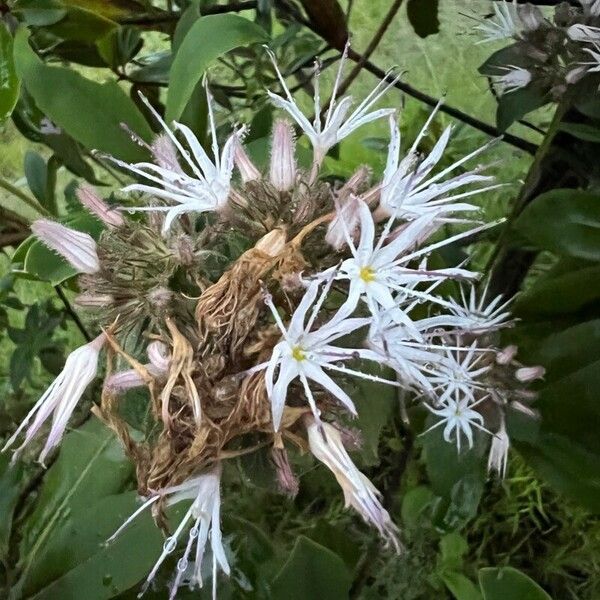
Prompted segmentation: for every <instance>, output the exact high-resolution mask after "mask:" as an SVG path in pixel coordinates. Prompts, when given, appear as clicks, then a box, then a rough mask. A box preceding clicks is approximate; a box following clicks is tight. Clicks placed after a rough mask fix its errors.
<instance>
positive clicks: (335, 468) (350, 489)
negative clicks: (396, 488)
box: [305, 416, 400, 552]
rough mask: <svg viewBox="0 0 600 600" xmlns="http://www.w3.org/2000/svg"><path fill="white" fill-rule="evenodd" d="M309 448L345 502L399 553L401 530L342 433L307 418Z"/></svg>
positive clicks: (312, 418)
mask: <svg viewBox="0 0 600 600" xmlns="http://www.w3.org/2000/svg"><path fill="white" fill-rule="evenodd" d="M305 424H306V431H307V433H308V445H309V447H310V451H311V452H312V453H313V455H314V456H315V458H317V459H318V460H320V461H321V462H322V463H323V464H324V465H325V466H327V467H328V468H329V469H330V470H331V472H332V473H333V474H334V475H335V478H336V479H337V481H338V483H339V484H340V486H341V488H342V491H343V492H344V498H345V500H346V506H352V507H353V508H354V509H355V510H356V511H358V513H359V514H360V515H361V516H362V518H363V519H364V520H365V521H366V522H367V523H369V524H371V525H373V526H374V527H375V528H376V529H377V530H378V531H379V533H380V535H381V536H382V537H383V538H384V539H385V540H386V541H387V542H388V543H389V544H391V545H392V546H394V548H395V549H396V551H397V552H400V543H399V542H398V537H397V533H398V528H397V527H396V525H394V523H393V522H392V520H391V518H390V515H389V513H388V512H387V510H385V508H384V507H383V506H382V504H381V502H380V501H379V496H380V495H381V494H380V493H379V491H378V490H377V488H375V486H374V485H373V484H372V483H371V482H370V481H369V480H368V479H367V478H366V477H365V476H364V475H363V474H362V473H361V472H360V471H359V470H358V468H357V467H356V465H355V464H354V463H353V462H352V459H351V458H350V456H349V455H348V452H346V449H345V448H344V444H343V443H342V438H341V436H340V433H339V431H338V430H337V429H336V428H335V427H333V426H332V425H330V424H329V423H318V422H317V421H316V420H315V418H314V417H312V416H306V417H305Z"/></svg>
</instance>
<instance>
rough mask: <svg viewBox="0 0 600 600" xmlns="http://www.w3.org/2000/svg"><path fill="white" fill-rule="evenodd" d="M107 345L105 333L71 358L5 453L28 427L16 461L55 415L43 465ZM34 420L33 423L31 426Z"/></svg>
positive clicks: (28, 416)
mask: <svg viewBox="0 0 600 600" xmlns="http://www.w3.org/2000/svg"><path fill="white" fill-rule="evenodd" d="M105 341H106V336H105V335H104V334H103V333H102V334H101V335H99V336H98V337H97V338H96V339H95V340H93V341H91V342H90V343H89V344H86V345H85V346H81V348H77V350H74V351H73V352H71V354H69V356H68V357H67V360H66V362H65V366H64V368H63V370H62V372H61V373H60V374H59V375H58V377H57V378H56V379H55V380H54V381H53V382H52V384H51V385H50V387H49V388H48V389H47V390H46V392H45V393H44V394H43V395H42V397H41V398H40V399H39V400H38V401H37V402H36V404H35V406H34V407H33V408H32V409H31V410H30V411H29V414H28V415H27V416H26V417H25V419H24V420H23V422H22V423H21V424H20V425H19V427H18V429H17V430H16V431H15V433H14V434H13V435H12V436H11V438H10V439H9V440H8V441H7V442H6V444H5V445H4V448H3V449H2V450H3V451H4V450H6V449H7V448H9V447H10V446H12V445H13V444H14V442H15V440H16V439H17V437H18V436H19V434H20V433H21V432H22V431H23V430H24V429H25V428H26V427H27V431H26V432H25V439H24V440H23V443H22V444H21V445H20V446H19V447H18V448H17V449H16V451H15V458H16V457H17V456H18V454H19V453H20V452H21V451H22V449H23V448H24V447H25V446H26V445H27V444H29V443H30V442H31V440H32V439H33V438H34V436H35V435H36V434H37V433H38V432H39V430H40V428H41V427H42V425H43V424H44V423H45V422H46V421H47V420H48V419H49V418H50V416H51V415H52V425H51V428H50V433H49V434H48V438H47V440H46V444H45V446H44V448H43V450H42V452H41V454H40V456H39V461H40V462H41V463H42V464H44V460H45V459H46V456H47V455H48V453H49V452H50V450H52V449H53V448H54V447H56V446H57V445H58V444H59V443H60V441H61V439H62V437H63V434H64V432H65V429H66V427H67V423H68V421H69V419H70V417H71V414H72V413H73V410H74V409H75V407H76V406H77V403H78V402H79V400H80V399H81V397H82V396H83V393H84V392H85V390H86V388H87V386H88V385H89V384H90V383H91V382H92V381H93V380H94V378H95V377H96V373H97V371H98V357H99V354H100V350H101V349H102V346H103V345H104V342H105ZM32 419H33V422H32V423H31V424H30V421H31V420H32Z"/></svg>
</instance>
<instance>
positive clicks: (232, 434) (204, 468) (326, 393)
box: [6, 61, 543, 597]
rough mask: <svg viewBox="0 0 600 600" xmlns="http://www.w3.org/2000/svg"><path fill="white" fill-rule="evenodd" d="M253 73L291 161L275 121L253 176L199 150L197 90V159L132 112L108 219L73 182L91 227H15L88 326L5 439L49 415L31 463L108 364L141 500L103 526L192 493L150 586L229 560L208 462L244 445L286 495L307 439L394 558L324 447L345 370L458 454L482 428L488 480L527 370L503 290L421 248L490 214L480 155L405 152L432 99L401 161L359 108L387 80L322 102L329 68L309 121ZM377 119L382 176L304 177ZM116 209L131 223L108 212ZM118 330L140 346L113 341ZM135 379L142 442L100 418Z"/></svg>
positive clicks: (107, 392) (330, 447)
mask: <svg viewBox="0 0 600 600" xmlns="http://www.w3.org/2000/svg"><path fill="white" fill-rule="evenodd" d="M342 62H343V61H342ZM274 67H275V69H276V71H277V74H278V76H279V80H280V82H281V85H282V87H283V90H284V96H280V95H277V94H275V93H270V97H271V99H272V100H273V102H274V104H275V105H276V106H278V107H280V108H281V109H283V111H285V112H286V113H287V114H288V115H289V117H291V118H292V119H293V120H294V121H295V123H296V124H297V125H298V126H299V128H300V129H301V130H302V132H303V133H304V134H306V137H307V138H308V140H309V142H310V144H311V146H312V150H313V162H312V165H310V167H309V168H308V169H303V168H301V167H300V166H299V164H298V160H297V158H296V153H295V136H294V132H293V129H292V126H291V124H290V122H289V121H287V120H285V119H281V120H277V121H276V122H275V124H274V128H273V136H272V143H271V158H270V162H269V165H268V168H267V169H266V170H265V172H264V173H263V171H262V170H261V169H259V168H258V167H257V166H256V164H255V162H254V161H253V159H252V158H251V156H250V155H249V153H248V151H247V149H246V148H244V146H243V133H244V130H243V129H240V130H238V131H235V132H234V133H233V134H231V136H230V137H229V138H228V139H227V140H226V141H225V144H224V146H223V149H222V150H220V149H219V145H218V140H217V133H216V126H215V117H214V114H213V109H212V103H211V98H210V94H208V104H209V107H210V110H209V121H210V131H211V136H212V149H211V150H212V151H211V153H207V152H206V151H205V150H204V149H203V148H202V146H201V145H200V143H199V141H198V140H197V139H196V137H195V136H194V134H193V133H192V131H191V130H190V129H189V128H188V127H186V126H185V125H183V124H179V123H175V124H173V126H172V127H170V126H168V125H167V124H166V123H164V121H163V120H162V119H161V117H160V116H159V115H158V113H156V112H155V111H154V109H153V108H152V107H150V105H149V108H150V109H151V111H152V112H153V114H154V116H155V118H156V119H157V121H158V122H159V123H160V124H161V126H162V127H163V129H164V133H163V134H161V135H160V136H158V138H157V139H156V140H155V141H154V143H152V144H151V145H149V146H148V147H147V150H148V152H149V154H150V155H151V156H152V159H153V160H152V162H143V163H137V164H127V163H123V162H121V161H118V160H116V159H111V160H112V161H113V163H115V164H116V165H117V166H119V167H121V168H122V169H123V170H124V171H127V172H128V173H130V174H131V175H133V176H135V177H136V178H137V179H136V181H135V182H134V183H132V184H131V185H128V186H127V187H125V188H124V190H123V194H124V195H123V204H124V205H125V206H124V207H123V208H124V209H125V210H124V211H122V212H120V211H119V210H115V209H114V207H109V206H108V205H107V203H106V202H105V201H104V200H103V199H101V198H100V197H99V196H98V195H97V194H96V192H95V191H94V190H93V189H91V188H89V187H82V188H81V189H80V191H79V198H80V200H81V202H82V204H83V206H84V207H85V208H86V209H87V210H89V211H91V212H92V213H93V214H94V215H96V216H97V217H98V218H99V219H100V220H101V221H102V222H103V223H104V224H105V226H106V227H105V229H104V231H103V233H102V234H101V236H100V238H99V239H98V240H94V239H92V237H90V236H89V235H88V234H85V233H82V232H77V231H74V230H71V229H69V228H67V227H65V226H64V225H61V224H58V223H54V222H49V221H38V222H37V223H36V224H35V225H34V227H33V231H34V233H35V235H36V236H37V237H38V238H39V239H40V240H41V241H42V242H43V243H45V244H46V245H47V246H49V247H50V248H52V249H53V250H54V251H56V252H57V253H58V254H60V255H61V256H62V257H64V258H65V259H66V260H67V261H68V262H69V263H70V264H71V265H72V266H73V267H74V268H75V269H76V270H77V271H78V272H79V273H80V277H79V284H80V287H81V294H80V296H79V297H78V304H79V305H80V306H81V307H84V308H86V309H88V310H89V311H90V318H92V319H94V322H95V323H96V324H97V325H98V326H99V327H101V328H102V331H103V333H102V334H101V335H100V336H99V337H98V338H97V339H95V340H94V341H93V342H91V343H89V344H88V345H86V346H84V347H83V348H80V349H78V350H76V351H75V352H73V353H72V354H71V356H70V357H69V358H68V360H67V362H66V364H65V368H64V370H63V372H62V373H61V374H60V375H59V376H58V378H57V379H56V381H55V382H54V383H53V384H52V385H51V387H50V388H49V390H48V391H47V392H46V393H45V394H44V395H43V396H42V398H40V400H39V402H38V403H37V404H36V405H35V407H34V408H33V410H32V411H31V413H30V414H29V415H28V416H27V418H26V419H25V421H24V422H23V424H22V425H21V426H20V427H19V429H18V430H17V432H16V433H15V435H14V436H13V437H12V438H11V439H10V440H9V441H8V443H7V445H6V447H10V446H12V445H13V443H14V442H15V441H16V439H17V437H18V436H19V435H20V434H21V432H23V431H25V439H24V441H23V443H22V445H21V446H20V447H19V451H23V449H24V447H25V446H27V445H29V444H31V443H32V441H33V438H34V437H35V436H37V435H39V434H40V432H41V431H42V426H43V424H44V422H45V421H47V420H50V419H52V423H51V429H50V433H49V436H48V438H47V441H46V444H45V446H44V448H43V450H42V453H41V455H40V460H42V461H43V460H44V459H45V458H46V456H47V455H48V453H49V452H50V450H51V449H53V448H54V447H55V446H56V445H57V444H58V443H59V441H60V438H61V436H62V435H63V433H64V431H65V427H66V425H67V422H68V420H69V417H70V416H71V414H72V413H73V411H74V409H75V407H76V405H77V404H78V402H79V400H80V399H81V397H82V395H83V393H84V391H85V389H86V387H87V386H88V385H89V384H90V383H91V381H92V380H93V379H94V377H95V376H96V374H97V371H98V356H99V352H100V351H101V349H102V348H104V349H105V350H106V357H107V373H108V376H107V377H106V379H105V382H104V386H103V391H102V398H101V402H100V404H99V405H98V406H96V407H95V413H96V414H97V415H98V416H99V417H100V418H102V419H103V420H104V421H105V422H106V424H107V425H108V426H109V427H111V428H112V429H113V430H114V431H115V433H116V434H117V435H118V436H119V437H120V438H121V440H122V441H123V444H124V447H125V448H126V450H127V452H128V454H129V455H130V456H131V459H132V460H133V461H134V462H135V463H136V467H137V468H136V472H137V477H138V490H139V493H140V495H141V496H143V497H145V498H146V500H145V502H144V503H143V504H142V506H141V507H140V508H139V510H138V511H136V513H134V515H132V517H131V518H130V519H128V521H127V522H126V523H125V524H124V526H125V525H127V524H128V523H129V522H130V521H131V519H133V518H134V517H135V516H137V514H139V513H140V512H141V511H143V510H145V509H146V508H149V507H150V506H152V509H153V512H154V514H155V516H160V518H159V519H158V520H159V522H161V523H163V524H164V522H165V520H164V518H163V517H164V515H163V510H164V509H165V508H167V507H169V506H171V505H173V504H177V503H179V502H181V501H186V500H187V501H191V505H190V506H189V508H188V509H187V512H186V513H185V515H184V517H183V519H182V520H181V522H180V523H179V525H178V526H177V527H176V529H175V531H174V533H173V534H172V535H169V537H168V538H167V540H166V542H165V545H164V549H163V552H162V554H161V555H160V557H159V559H158V561H157V563H156V565H155V567H154V568H153V569H152V571H151V573H150V574H149V576H148V578H147V581H146V584H145V586H144V590H145V589H146V588H147V587H148V586H149V585H150V583H151V582H152V581H153V580H154V577H155V575H156V574H157V572H158V571H159V568H160V567H161V565H162V563H163V562H164V561H165V559H166V558H167V556H168V555H170V554H171V553H172V552H174V551H175V549H176V547H177V544H178V542H179V540H180V538H182V537H184V531H187V543H185V547H184V549H183V555H182V558H181V559H180V560H179V562H178V563H177V570H176V574H175V577H174V579H173V581H172V584H171V597H174V596H175V594H176V593H177V589H178V587H179V586H180V585H181V584H184V583H186V584H188V585H189V586H191V587H193V586H195V585H202V578H201V568H202V562H203V557H204V555H205V551H206V547H207V544H210V549H211V553H212V566H213V590H214V589H216V574H217V569H218V568H220V570H221V571H222V572H224V573H225V574H228V573H229V572H230V562H231V561H232V560H234V557H232V556H231V555H230V553H229V551H228V550H227V548H226V545H224V543H223V541H222V537H221V529H220V507H221V495H220V494H221V492H220V488H221V473H222V472H223V470H224V469H226V468H227V467H226V463H227V462H228V461H230V460H235V458H236V457H237V456H239V455H240V454H247V453H249V452H265V451H266V450H265V448H267V449H268V450H267V451H270V452H271V456H272V462H273V465H274V468H275V470H276V475H277V481H278V483H279V487H280V489H282V491H285V492H287V493H292V494H293V493H294V492H295V491H297V488H298V482H297V479H296V477H295V475H294V473H293V466H292V465H293V460H290V456H289V455H288V453H289V452H290V450H292V449H293V448H296V449H297V450H299V451H301V452H305V451H310V452H311V453H312V454H313V455H314V457H315V458H316V459H317V460H318V461H320V462H321V463H323V464H324V465H325V466H326V467H327V468H328V469H330V470H331V472H332V473H333V475H334V476H335V478H336V479H337V481H338V482H339V484H340V486H341V488H342V490H343V494H344V499H345V503H346V506H351V507H352V508H353V509H355V510H356V511H357V512H358V513H359V514H360V515H361V517H362V518H363V519H364V520H365V521H366V522H367V523H369V524H370V525H372V526H373V527H375V528H376V529H377V531H378V532H379V533H380V534H381V536H382V538H383V539H384V540H385V542H386V544H387V545H388V546H390V547H392V548H394V549H396V550H398V551H399V550H400V547H401V545H400V542H399V540H398V529H397V527H396V526H395V525H394V523H393V522H392V519H391V516H390V514H389V513H388V511H387V510H386V508H385V507H384V506H383V504H382V499H381V496H380V494H379V492H378V490H377V489H376V488H375V487H374V485H373V484H372V483H371V482H370V481H369V480H368V479H367V478H366V477H365V475H364V474H363V473H361V472H360V470H359V469H358V467H357V466H356V465H355V464H354V462H353V461H352V459H351V457H350V455H349V454H348V452H347V449H346V448H345V447H344V435H343V433H344V425H343V423H344V419H347V418H348V417H352V416H354V415H356V414H357V409H356V406H355V403H354V401H353V399H352V397H351V396H350V394H349V387H348V385H347V384H348V381H349V380H350V379H351V378H359V379H367V380H369V381H371V382H373V383H375V384H379V385H382V386H393V387H395V388H400V389H402V390H403V391H405V392H407V393H409V394H410V397H411V398H413V400H414V406H415V410H417V411H418V410H422V411H424V412H426V413H427V414H428V415H429V417H428V418H429V419H430V421H431V423H430V424H429V425H428V430H427V431H426V432H424V433H426V434H427V435H437V433H436V432H435V431H434V432H432V433H429V431H430V430H437V428H438V427H440V428H441V427H443V438H444V439H445V440H447V441H448V442H451V443H453V444H456V447H457V449H458V450H459V451H460V450H461V448H462V447H463V446H464V445H465V443H466V445H468V446H472V445H473V444H474V440H475V436H476V435H478V432H483V433H482V435H483V436H488V435H489V436H491V439H490V440H489V442H490V455H489V456H490V458H489V465H490V468H491V469H494V470H496V471H498V472H499V473H504V471H505V469H506V456H507V451H508V446H509V441H508V436H507V433H506V426H505V420H506V414H507V411H508V410H509V408H510V407H513V408H516V409H518V410H521V411H526V412H531V409H530V408H528V404H529V403H530V401H531V399H532V392H530V391H529V390H527V389H524V388H525V387H526V384H527V383H528V382H529V381H531V380H533V379H535V378H538V377H541V376H542V375H543V372H542V371H541V370H540V369H538V368H535V367H534V368H528V367H524V366H523V365H521V364H520V363H517V362H516V360H515V355H516V349H515V348H513V347H508V348H504V349H501V348H499V347H497V346H496V342H497V337H498V335H497V332H498V330H499V329H501V328H503V327H506V326H507V325H509V324H510V319H509V314H508V312H507V303H506V302H503V300H502V299H501V298H489V297H488V294H487V292H486V290H485V289H484V290H483V292H482V293H481V294H479V293H478V292H477V290H476V286H477V279H478V274H477V273H474V272H472V271H471V270H469V269H468V268H467V265H465V264H461V265H458V266H449V267H448V266H442V265H440V260H441V255H440V253H439V252H438V251H439V250H440V249H442V248H444V247H447V246H448V245H449V244H456V243H458V242H461V243H466V242H467V240H468V239H469V238H470V237H471V236H473V234H475V233H478V232H480V231H482V230H484V229H486V228H488V227H492V226H494V225H495V223H490V224H482V223H481V222H478V221H476V220H474V218H475V217H476V214H477V206H476V205H475V204H471V203H469V202H468V201H467V198H471V197H472V196H474V195H476V194H478V193H482V192H485V191H488V190H490V189H492V188H494V187H496V185H495V184H494V183H493V179H492V177H491V176H490V175H489V174H487V173H486V172H485V169H484V168H483V167H481V166H480V165H477V164H472V161H473V159H475V158H476V157H478V156H479V155H480V154H481V153H482V152H483V151H485V149H486V148H487V146H484V147H483V148H480V149H478V150H475V151H474V152H472V153H471V154H469V155H467V156H465V157H463V158H461V159H460V160H458V161H456V162H454V163H452V164H449V165H447V164H446V163H443V164H442V157H443V153H444V150H445V148H446V147H447V145H448V142H449V139H450V136H451V133H452V131H451V128H450V127H449V128H447V129H446V130H445V131H444V132H443V133H442V134H441V136H440V137H439V139H438V140H437V141H435V142H434V143H433V145H432V146H431V147H430V151H429V152H423V149H424V147H425V141H426V138H428V136H429V131H428V129H429V125H430V124H431V122H432V120H433V119H434V118H435V115H436V112H437V109H436V110H435V111H434V112H433V114H432V115H431V117H430V118H429V119H428V120H427V122H426V123H425V126H424V127H423V130H422V131H421V132H420V134H419V135H418V137H417V140H416V141H415V142H414V144H412V146H411V147H410V148H409V149H408V150H407V151H406V152H405V153H404V154H403V153H402V149H401V140H400V131H399V128H398V125H397V122H396V114H395V111H394V110H392V109H375V108H374V107H373V105H374V103H375V102H376V101H377V100H379V98H380V97H381V95H382V94H383V92H384V91H385V89H386V86H384V85H383V84H382V85H379V86H378V87H377V88H376V89H375V90H374V91H373V93H372V94H371V95H370V96H369V97H368V98H367V99H366V100H365V101H364V102H362V103H361V104H360V105H359V106H358V107H357V108H356V109H355V110H354V111H353V112H350V110H351V105H352V100H351V99H350V98H349V97H346V98H343V99H341V100H338V99H337V98H336V89H337V87H338V83H339V80H340V75H341V72H342V71H341V69H342V65H340V71H339V73H338V77H337V79H336V83H335V86H334V92H333V98H332V100H331V102H330V104H329V109H328V110H327V112H326V115H325V118H324V121H323V120H322V119H321V115H320V108H321V107H320V103H319V96H318V94H319V92H318V85H317V86H316V90H317V91H316V98H315V107H316V117H315V120H314V121H313V122H311V121H310V120H309V119H308V118H307V117H306V116H305V115H304V114H303V113H302V112H301V111H300V109H299V107H298V106H297V104H296V102H295V101H294V99H293V97H292V95H291V94H290V92H289V90H288V89H287V87H286V84H285V81H284V79H283V77H282V76H281V74H280V73H279V69H278V67H277V63H276V62H275V61H274ZM207 93H208V90H207ZM380 118H387V119H389V126H390V144H389V150H388V158H387V164H386V167H385V171H384V173H383V177H382V179H381V181H379V182H376V183H374V184H371V183H370V182H369V172H368V170H367V169H365V168H361V169H359V170H358V171H357V172H356V174H355V175H354V176H352V177H350V178H349V179H348V180H347V181H345V182H339V185H331V183H326V182H324V181H323V180H321V179H320V178H319V174H320V172H321V166H322V164H323V161H324V160H325V157H326V154H327V152H328V151H329V150H330V149H331V147H332V146H333V145H335V144H337V143H339V142H340V141H341V140H343V139H344V138H346V137H347V136H348V135H350V134H351V133H353V132H354V131H355V130H356V129H358V128H359V127H360V126H361V125H363V124H364V123H368V122H370V121H373V120H375V119H380ZM402 154H403V155H402ZM235 167H237V173H236V172H235V171H234V168H235ZM137 211H144V212H145V213H147V214H146V215H144V216H143V217H140V216H139V215H134V216H127V213H136V212H137ZM464 225H468V227H466V228H465V227H464ZM448 228H452V229H451V232H450V233H449V234H448ZM452 290H455V291H456V290H462V291H461V293H460V294H459V296H458V297H456V296H455V295H452V294H451V293H449V292H451V291H452ZM131 336H134V337H135V338H136V339H139V340H142V341H144V343H145V345H146V349H145V352H139V353H135V352H134V353H133V354H131V353H130V352H128V351H127V350H126V346H125V341H126V339H131ZM127 348H130V345H128V346H127ZM145 355H146V356H147V360H146V358H145ZM139 387H146V388H147V389H148V402H149V408H150V412H151V414H152V415H153V417H154V423H153V424H152V425H151V426H152V427H153V433H152V435H151V436H147V437H146V439H145V441H143V442H139V441H136V440H138V439H139V436H134V435H132V432H131V431H130V428H129V426H128V424H127V423H126V422H125V420H124V419H123V418H122V416H121V415H120V412H119V398H120V397H122V396H123V395H124V394H126V393H127V391H128V390H130V389H132V388H139ZM157 431H158V433H157ZM465 440H466V442H465ZM120 531H121V529H119V531H117V532H116V534H115V535H118V533H120Z"/></svg>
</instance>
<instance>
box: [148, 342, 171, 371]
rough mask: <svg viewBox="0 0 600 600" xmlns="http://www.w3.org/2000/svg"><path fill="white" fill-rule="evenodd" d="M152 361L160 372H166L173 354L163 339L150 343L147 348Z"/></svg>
mask: <svg viewBox="0 0 600 600" xmlns="http://www.w3.org/2000/svg"><path fill="white" fill-rule="evenodd" d="M146 353H147V354H148V358H149V360H150V363H151V364H152V365H153V366H154V368H155V369H156V371H158V372H159V373H166V372H167V371H168V370H169V364H170V363H171V354H170V353H169V350H168V348H167V347H166V346H165V344H163V343H162V342H161V341H159V340H156V341H154V342H150V343H149V344H148V348H147V349H146Z"/></svg>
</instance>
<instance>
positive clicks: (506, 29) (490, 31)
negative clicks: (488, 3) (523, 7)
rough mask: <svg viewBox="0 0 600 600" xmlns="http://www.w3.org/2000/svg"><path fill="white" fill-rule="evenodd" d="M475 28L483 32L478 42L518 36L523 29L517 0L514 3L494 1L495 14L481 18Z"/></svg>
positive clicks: (503, 0)
mask: <svg viewBox="0 0 600 600" xmlns="http://www.w3.org/2000/svg"><path fill="white" fill-rule="evenodd" d="M475 29H476V30H477V31H479V32H480V33H481V38H482V39H481V40H480V41H479V42H477V44H486V43H488V42H495V41H498V40H505V39H507V38H512V37H517V36H518V35H519V33H520V31H521V28H520V26H519V14H518V6H517V0H513V2H512V3H510V2H507V1H506V0H502V1H501V2H494V16H493V17H491V18H489V19H481V21H480V23H479V25H477V27H475Z"/></svg>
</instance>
